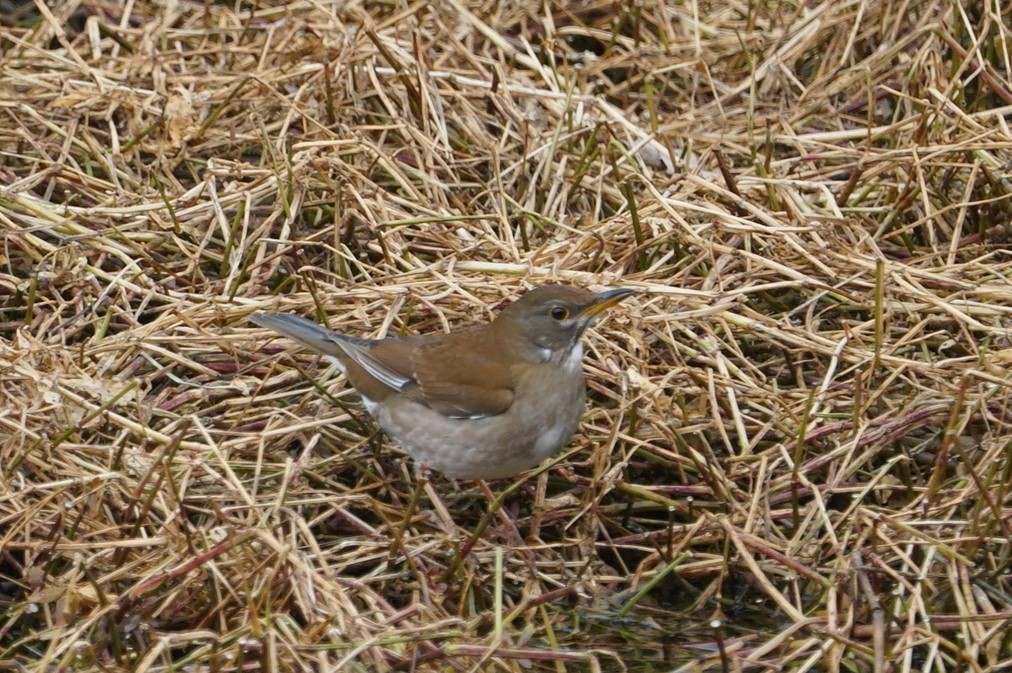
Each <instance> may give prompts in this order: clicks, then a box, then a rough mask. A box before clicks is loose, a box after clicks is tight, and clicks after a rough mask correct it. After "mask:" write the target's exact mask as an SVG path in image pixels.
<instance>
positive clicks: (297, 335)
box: [250, 313, 349, 357]
mask: <svg viewBox="0 0 1012 673" xmlns="http://www.w3.org/2000/svg"><path fill="white" fill-rule="evenodd" d="M250 320H252V321H253V322H254V323H256V324H257V325H260V326H261V327H266V328H268V329H272V330H274V331H275V332H277V333H278V334H283V335H284V336H286V337H288V338H289V339H294V340H295V341H298V342H299V343H300V344H302V345H304V346H309V347H310V348H312V349H313V350H315V351H318V352H320V353H323V354H324V355H333V356H335V357H347V356H348V352H347V350H346V348H345V347H344V345H343V344H342V342H347V341H349V339H348V337H343V336H341V335H340V334H337V333H336V332H332V331H331V330H329V329H327V328H326V327H323V326H322V325H319V324H317V323H315V322H313V321H312V320H309V319H308V318H303V317H302V316H297V315H292V314H291V313H254V314H253V315H251V316H250Z"/></svg>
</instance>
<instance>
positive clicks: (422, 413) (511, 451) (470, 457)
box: [373, 368, 586, 479]
mask: <svg viewBox="0 0 1012 673" xmlns="http://www.w3.org/2000/svg"><path fill="white" fill-rule="evenodd" d="M546 370H548V368H546ZM551 374H552V373H551V371H546V376H545V377H543V379H544V380H538V379H541V377H537V378H536V377H531V378H532V380H530V381H529V382H528V386H529V387H528V389H527V390H517V395H516V401H515V402H514V403H513V405H512V406H510V408H509V409H508V410H507V411H506V412H505V413H502V414H500V415H498V416H487V417H484V418H447V417H446V416H443V415H442V414H440V413H438V412H436V411H433V410H432V409H429V408H428V407H425V406H423V405H420V404H418V403H415V402H411V401H409V400H406V399H403V398H397V399H396V400H393V399H392V400H388V401H386V402H384V403H382V404H380V405H378V406H377V407H376V408H375V409H374V410H373V413H374V415H375V416H376V419H377V420H378V421H379V424H380V427H382V428H383V429H384V430H385V431H386V432H387V434H389V435H390V436H392V437H393V438H394V439H396V440H397V442H398V444H400V445H401V448H403V449H404V450H405V451H407V452H408V453H409V454H410V455H411V457H412V458H414V459H415V460H416V461H417V462H419V463H421V464H422V465H425V466H427V467H429V468H431V469H433V470H436V471H438V472H441V473H443V474H445V475H447V476H449V477H454V478H457V479H497V478H500V477H511V476H513V475H515V474H518V473H520V472H523V471H524V470H527V469H530V468H532V467H534V466H535V465H538V464H539V463H541V462H542V461H543V460H544V459H545V458H548V457H549V456H551V455H553V454H555V453H556V452H557V451H558V450H559V449H561V448H562V447H563V446H565V445H566V443H567V442H568V441H569V438H570V437H572V436H573V433H574V432H576V430H577V428H578V427H579V425H580V419H581V417H582V416H583V407H584V400H585V398H586V387H585V385H584V382H583V376H582V375H581V376H575V377H564V378H565V379H566V382H565V383H561V384H560V382H559V380H558V377H556V376H554V375H551Z"/></svg>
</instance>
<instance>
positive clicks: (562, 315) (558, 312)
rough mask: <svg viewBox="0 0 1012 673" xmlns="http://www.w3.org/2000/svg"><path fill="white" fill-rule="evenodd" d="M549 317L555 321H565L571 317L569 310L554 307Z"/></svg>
mask: <svg viewBox="0 0 1012 673" xmlns="http://www.w3.org/2000/svg"><path fill="white" fill-rule="evenodd" d="M548 315H550V316H552V318H554V319H555V320H565V319H566V318H568V317H569V310H568V309H567V308H566V307H564V306H553V307H552V310H550V311H549V312H548Z"/></svg>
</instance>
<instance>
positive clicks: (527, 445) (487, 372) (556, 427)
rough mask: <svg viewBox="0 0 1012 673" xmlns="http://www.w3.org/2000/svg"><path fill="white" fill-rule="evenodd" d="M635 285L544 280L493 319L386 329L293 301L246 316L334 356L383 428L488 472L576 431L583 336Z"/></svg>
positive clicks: (455, 467)
mask: <svg viewBox="0 0 1012 673" xmlns="http://www.w3.org/2000/svg"><path fill="white" fill-rule="evenodd" d="M632 294H634V290H632V289H629V288H617V289H611V290H607V291H604V292H600V293H596V294H595V293H593V292H590V291H588V290H584V289H581V288H578V287H574V286H570V285H563V284H548V285H542V286H539V287H536V288H534V289H533V290H530V291H529V292H526V293H525V294H523V295H522V296H521V297H520V298H519V299H517V300H516V301H514V302H513V303H511V304H509V305H508V306H506V307H505V308H504V309H502V310H501V311H500V312H499V313H498V314H497V315H496V316H495V318H494V319H493V320H492V321H491V322H488V323H482V324H477V325H473V326H470V327H466V328H463V329H460V330H457V331H453V332H449V333H438V334H427V335H409V336H399V337H388V338H385V339H378V340H374V339H362V338H358V337H354V336H347V335H344V334H338V333H336V332H333V331H331V330H330V329H328V328H326V327H324V326H322V325H320V324H318V323H316V322H314V321H312V320H309V319H307V318H303V317H301V316H298V315H294V314H288V313H262V312H261V313H255V314H253V315H252V316H250V319H251V320H252V322H253V323H255V324H257V325H259V326H261V327H266V328H269V329H271V330H273V331H275V332H277V333H279V334H281V335H283V336H286V337H288V338H290V339H292V340H294V341H296V342H298V343H300V344H302V345H304V346H308V347H309V348H311V349H312V350H314V351H317V352H319V353H322V354H323V355H325V356H327V357H328V358H329V359H330V360H331V361H332V362H334V363H335V364H336V365H337V367H338V368H339V369H340V370H341V371H342V372H343V374H344V375H345V377H346V379H347V381H348V382H349V383H350V384H351V385H352V386H354V388H355V389H356V390H357V392H358V393H359V395H360V396H361V398H362V402H363V404H364V406H365V408H366V410H367V411H368V412H369V413H370V415H372V417H373V418H374V419H375V420H376V421H377V422H378V424H379V426H380V428H382V429H383V431H384V432H386V434H387V435H388V436H390V437H392V438H393V439H394V440H395V441H396V442H397V443H398V444H399V445H400V446H401V448H402V449H404V451H405V452H406V453H407V454H408V455H410V456H411V457H412V458H413V459H414V460H415V461H416V463H417V464H419V466H421V467H423V468H424V469H431V470H434V471H436V472H440V473H442V474H444V475H445V476H447V477H451V478H454V479H474V480H489V479H499V478H505V477H513V476H516V475H517V474H520V473H522V472H524V471H526V470H528V469H530V468H532V467H535V466H536V465H538V464H540V463H541V462H543V461H544V460H545V459H546V458H548V457H550V456H552V455H554V454H555V453H556V452H557V451H559V450H560V449H561V448H562V447H564V446H565V445H566V444H567V443H568V441H569V439H570V438H571V437H572V435H573V434H574V433H575V432H576V430H577V429H578V427H579V425H580V420H581V418H582V416H583V410H584V406H585V403H586V396H587V392H586V384H585V383H584V378H583V343H582V340H581V337H582V336H583V333H584V332H585V331H586V329H587V327H588V326H589V325H590V324H591V323H592V322H593V321H594V319H595V318H597V317H598V316H599V315H600V314H601V313H602V312H603V311H605V310H606V309H608V308H610V307H612V306H614V305H616V304H617V303H619V302H620V301H622V300H623V299H625V298H627V297H629V296H630V295H632Z"/></svg>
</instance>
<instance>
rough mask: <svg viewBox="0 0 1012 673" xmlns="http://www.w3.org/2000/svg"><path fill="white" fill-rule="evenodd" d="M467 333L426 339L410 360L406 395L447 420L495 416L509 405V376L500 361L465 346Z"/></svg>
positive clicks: (510, 399) (504, 364) (512, 385)
mask: <svg viewBox="0 0 1012 673" xmlns="http://www.w3.org/2000/svg"><path fill="white" fill-rule="evenodd" d="M469 338H471V333H470V332H468V331H464V332H456V333H453V334H447V335H445V336H441V337H437V338H432V337H429V338H427V339H426V340H425V341H424V342H423V344H422V345H421V346H420V347H419V348H417V349H416V350H415V351H414V353H413V357H412V374H413V375H414V379H415V381H416V382H417V384H418V387H417V388H415V389H413V390H411V391H409V395H410V396H411V397H412V398H413V399H415V401H417V402H421V403H423V404H425V405H427V406H428V407H430V408H432V409H433V410H435V411H438V412H439V413H441V414H443V415H444V416H448V417H450V418H482V417H484V416H498V415H499V414H501V413H503V412H505V411H506V410H507V409H509V408H510V405H511V404H513V388H514V384H513V373H512V370H511V368H510V366H509V364H507V363H506V362H504V361H503V360H502V359H501V358H489V357H488V354H487V351H486V354H485V355H478V354H476V353H474V351H473V350H472V349H470V348H467V347H465V346H466V345H467V341H468V339H469Z"/></svg>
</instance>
